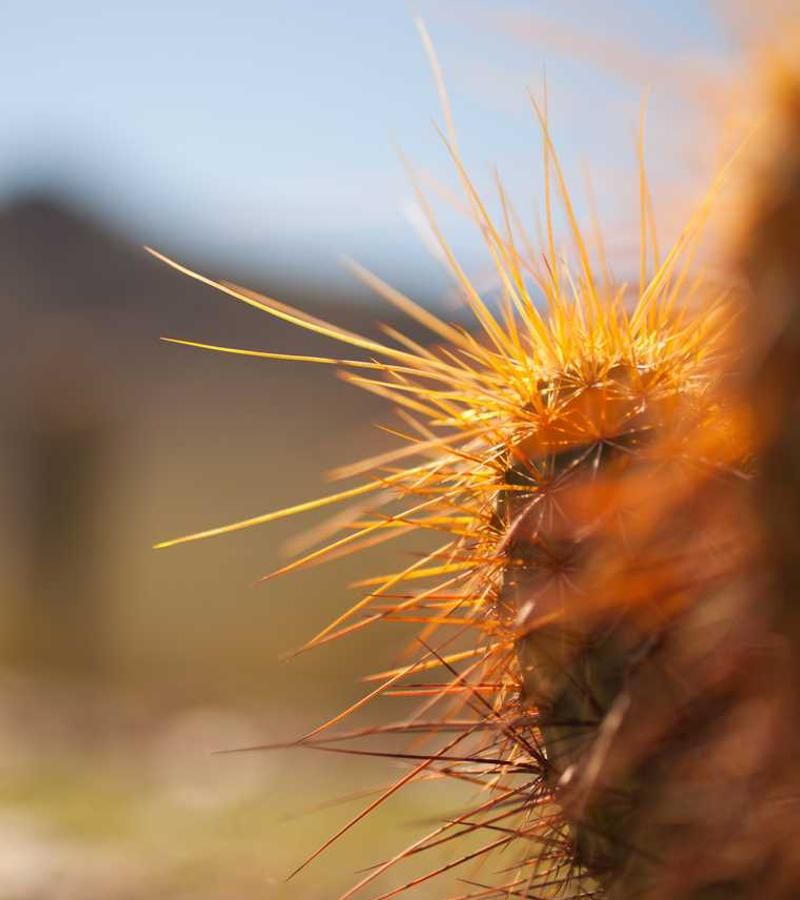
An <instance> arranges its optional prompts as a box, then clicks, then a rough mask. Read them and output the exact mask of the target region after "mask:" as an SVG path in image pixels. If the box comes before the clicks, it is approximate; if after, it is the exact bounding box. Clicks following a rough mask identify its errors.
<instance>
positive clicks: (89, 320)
mask: <svg viewBox="0 0 800 900" xmlns="http://www.w3.org/2000/svg"><path fill="white" fill-rule="evenodd" d="M0 286H2V294H1V295H0V296H1V298H2V306H3V309H2V318H3V322H4V328H3V329H2V335H1V336H0V341H2V347H0V366H2V378H0V435H1V436H2V448H1V449H0V484H1V485H2V492H3V494H2V495H3V503H2V510H1V511H0V547H2V561H1V562H0V577H2V584H3V592H2V596H3V601H2V602H3V605H4V609H3V616H2V621H3V623H4V624H3V626H2V639H3V646H4V650H5V655H6V658H7V659H8V660H10V661H14V662H15V663H18V664H22V665H24V666H33V667H37V668H38V667H47V668H56V669H58V670H62V669H65V670H79V671H81V670H82V671H87V672H93V673H95V674H96V675H98V674H102V675H103V676H104V677H106V676H107V677H113V678H123V679H133V680H134V681H136V682H137V683H138V682H140V681H143V682H147V683H154V684H157V685H159V689H164V687H168V688H172V689H174V690H176V691H189V692H191V693H193V692H197V691H199V692H205V691H211V692H216V691H229V690H234V691H237V692H238V691H246V692H250V691H256V692H258V691H264V690H265V689H266V686H267V683H268V682H269V681H270V679H274V676H275V673H276V672H278V671H279V669H278V668H277V667H278V663H277V661H276V659H277V656H278V655H279V654H280V653H281V652H285V651H287V650H290V649H292V648H293V647H295V646H297V645H298V644H300V643H302V641H303V640H304V639H305V638H307V637H309V636H310V634H311V633H312V632H313V631H314V629H316V628H319V627H321V625H322V624H324V622H325V621H326V619H327V618H329V617H330V616H331V614H332V613H333V611H334V610H336V609H339V608H340V607H341V605H342V604H343V603H344V602H346V601H347V598H346V596H345V588H344V583H345V582H346V581H347V580H348V578H349V577H351V576H352V575H354V573H355V572H358V574H359V575H361V574H363V568H353V563H347V562H345V563H344V564H341V565H340V566H339V568H338V569H337V572H336V574H335V575H331V574H330V573H328V572H327V571H325V570H323V573H320V572H319V571H318V570H317V571H313V572H307V573H301V574H300V575H298V576H295V577H293V578H292V579H290V580H287V581H279V582H275V583H274V584H273V583H271V584H269V585H268V586H265V587H261V588H254V587H253V586H252V582H253V581H254V580H255V579H257V578H258V577H259V576H260V575H261V574H263V573H265V572H267V571H269V570H270V569H271V568H273V567H274V566H275V565H276V564H277V563H278V561H279V560H280V558H281V553H280V547H281V544H282V542H283V541H284V540H285V538H286V537H287V536H288V535H291V534H293V533H296V532H297V531H299V530H302V529H304V528H305V527H306V526H307V525H308V524H310V522H309V521H306V522H301V521H299V520H298V521H297V522H289V523H278V524H276V526H275V527H272V528H269V529H259V530H256V531H253V532H245V533H241V534H239V535H237V536H233V537H229V538H223V539H221V540H218V541H213V542H209V543H207V544H197V545H188V546H186V547H179V548H176V549H174V550H171V551H166V552H158V553H157V552H155V551H153V550H151V549H150V547H151V544H152V543H153V542H154V541H156V540H158V539H162V538H165V537H171V536H175V535H177V534H180V533H184V532H189V531H194V530H198V529H201V528H203V527H207V526H209V525H214V524H220V523H224V522H227V521H231V520H236V519H238V518H244V517H247V516H251V515H255V514H258V513H259V512H262V511H264V510H267V509H269V508H274V507H279V506H282V505H285V504H289V503H293V502H297V501H299V500H302V499H304V498H308V497H311V496H314V495H315V494H316V493H318V492H319V490H320V489H321V487H322V480H321V471H322V470H323V469H324V468H327V467H332V466H335V465H337V464H340V463H343V462H346V461H349V460H352V459H353V458H358V457H361V456H364V455H368V454H369V452H370V451H371V450H372V449H374V448H376V447H379V446H383V445H385V440H386V439H385V436H381V435H380V433H379V432H378V431H377V429H375V428H374V427H373V423H374V422H375V421H381V420H382V421H386V420H387V419H388V415H387V413H386V411H385V410H384V409H383V407H382V405H381V404H380V403H373V402H372V401H371V400H370V399H369V398H368V397H367V396H365V395H362V394H361V393H359V392H358V391H355V390H353V389H352V388H350V387H347V386H345V385H342V384H341V383H339V382H337V380H336V378H335V376H334V372H333V371H332V370H331V369H330V368H326V369H324V370H320V369H317V368H316V367H313V366H300V365H294V364H284V363H271V362H262V361H259V360H253V359H241V358H236V357H230V356H227V357H223V356H219V355H215V354H207V353H203V352H201V351H196V350H191V349H187V348H182V347H176V346H174V345H168V344H164V343H162V342H160V341H159V336H161V335H165V334H166V335H179V336H184V337H190V338H195V339H199V340H207V341H209V342H212V343H219V344H229V345H234V346H248V347H260V348H262V349H273V350H280V351H283V352H303V353H308V352H313V351H314V350H318V351H322V352H324V353H330V352H331V348H330V345H329V343H328V342H325V341H324V340H322V339H318V338H316V337H314V336H311V335H307V334H304V333H303V332H301V331H299V330H298V329H294V328H291V327H289V326H286V325H283V324H282V323H280V322H276V321H275V320H272V319H270V318H269V317H268V316H263V315H262V316H259V314H258V313H257V312H256V311H254V310H252V309H250V308H247V307H245V306H242V305H239V304H237V303H235V301H232V300H230V299H229V298H226V297H224V296H223V295H221V294H218V293H217V292H215V291H212V290H210V289H207V288H204V287H203V286H201V285H198V284H197V283H196V282H193V281H191V280H189V279H186V278H183V277H181V276H179V275H177V274H176V273H174V272H173V271H171V270H169V269H167V268H166V267H165V266H163V265H162V264H160V263H158V262H156V261H155V260H153V259H152V258H150V257H149V256H148V255H147V254H146V253H145V252H144V251H143V250H142V249H141V248H138V247H135V246H131V245H130V244H129V243H128V242H126V241H125V240H124V239H123V238H122V237H120V236H118V235H115V234H113V233H112V232H110V231H109V230H108V229H106V228H104V227H103V226H102V225H101V224H99V223H97V222H94V221H92V220H91V218H90V217H88V216H87V215H85V214H82V213H80V212H78V211H76V210H75V209H71V208H70V207H69V206H68V205H67V204H65V203H63V202H60V201H59V200H58V199H57V198H53V197H47V196H31V195H28V196H24V197H20V198H18V199H17V201H16V202H15V203H14V204H12V205H10V206H9V207H7V208H6V209H5V210H3V211H2V213H0ZM267 287H268V289H269V291H270V293H271V294H272V295H273V296H279V297H280V298H281V299H283V300H288V301H289V302H294V303H296V304H297V305H300V306H302V307H303V308H305V309H311V310H313V311H315V312H317V313H318V314H320V315H323V316H325V317H326V318H330V319H332V320H334V321H337V322H340V323H342V324H344V325H346V326H348V327H352V328H357V329H362V330H363V329H364V328H367V329H369V328H370V327H371V326H370V324H369V322H367V321H366V320H367V319H369V318H370V313H371V308H370V307H368V306H365V305H364V302H363V298H362V300H361V302H360V303H356V304H348V303H347V300H346V298H342V297H321V296H318V295H314V294H312V293H310V292H309V291H307V290H305V289H304V288H303V286H302V285H299V286H298V285H290V284H273V285H267ZM377 564H378V563H377V560H376V563H375V565H377ZM358 565H363V564H358ZM321 576H322V577H321ZM332 585H334V587H332ZM364 647H365V648H368V647H373V648H379V647H380V639H379V638H378V639H377V640H376V639H375V638H374V637H371V638H370V639H369V640H368V641H367V643H365V644H364ZM376 652H377V649H376ZM336 653H337V651H329V652H328V653H327V654H325V653H321V654H320V655H319V656H317V655H316V654H312V655H311V657H313V659H312V658H311V657H310V658H309V661H308V662H305V661H301V662H299V663H298V664H297V666H296V667H293V668H292V669H290V670H286V669H285V668H282V669H280V672H281V677H283V673H287V674H288V675H289V681H290V682H291V685H293V686H290V687H289V688H288V697H287V696H286V691H285V690H283V689H282V690H283V694H284V698H285V699H290V698H291V695H292V691H294V690H296V691H297V692H301V691H303V690H306V687H307V685H308V682H309V680H310V681H312V682H313V683H314V684H316V685H320V684H321V683H322V679H320V677H319V676H320V673H321V672H322V671H324V670H325V668H326V667H327V666H330V665H332V664H333V665H337V666H341V667H343V672H342V684H341V685H340V686H339V688H338V689H339V690H345V691H347V690H348V687H347V684H349V679H348V678H347V671H348V670H349V667H350V666H352V665H353V662H352V653H351V652H350V651H348V652H347V654H346V655H340V656H338V657H337V656H336ZM331 654H333V655H331ZM348 660H349V661H348ZM363 666H364V663H363V660H361V661H359V664H358V670H355V669H353V674H356V671H357V672H358V673H359V674H360V673H361V672H363ZM304 686H306V687H304Z"/></svg>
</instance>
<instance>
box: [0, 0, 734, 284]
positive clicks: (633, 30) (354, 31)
mask: <svg viewBox="0 0 800 900" xmlns="http://www.w3.org/2000/svg"><path fill="white" fill-rule="evenodd" d="M415 12H419V13H421V14H422V15H423V16H424V18H425V21H426V22H427V24H428V26H429V28H430V31H431V33H432V35H433V37H434V40H435V43H436V45H437V50H438V52H439V54H440V57H441V59H442V63H443V66H444V69H445V74H446V77H447V82H448V86H449V89H450V91H451V94H452V97H453V101H454V106H455V110H456V116H457V121H458V127H459V135H460V140H461V144H462V147H463V148H464V151H465V155H466V158H467V160H468V163H469V166H470V170H471V171H472V172H474V174H475V177H476V180H477V181H478V182H479V184H481V185H482V186H483V185H487V184H489V181H490V167H491V165H492V164H495V163H496V164H497V165H498V166H499V168H500V170H501V172H502V173H503V175H504V177H505V178H507V180H508V181H509V184H510V186H511V189H512V193H513V194H514V196H515V197H516V198H517V199H518V202H519V204H520V205H521V206H523V207H525V208H526V209H527V208H528V207H530V208H531V209H533V207H534V204H535V202H536V192H537V190H538V184H537V181H536V179H537V177H538V175H537V156H536V154H537V153H538V139H537V133H536V129H535V127H534V125H533V121H532V117H531V115H530V110H529V109H528V106H527V100H526V93H525V90H526V85H531V86H533V87H534V89H538V88H539V87H540V86H541V81H542V72H543V71H544V70H545V69H546V71H547V79H548V84H549V93H550V105H551V110H552V118H553V123H554V130H555V133H556V137H557V139H558V143H559V147H560V149H561V152H562V154H563V156H564V160H565V163H566V165H567V167H568V169H571V168H574V167H577V164H578V161H579V160H582V159H584V158H588V159H591V161H592V165H593V166H596V168H597V171H599V172H600V173H601V175H603V174H604V173H605V174H607V173H609V172H611V171H612V170H615V169H622V170H624V169H625V168H626V167H628V168H629V167H630V161H631V160H632V159H633V158H634V157H633V152H634V151H633V146H634V140H633V133H634V131H635V124H636V116H637V109H638V104H639V102H640V100H641V96H642V92H643V90H644V89H645V87H646V85H645V84H637V83H636V81H637V78H636V77H635V76H634V77H621V76H620V73H619V72H616V73H615V72H611V73H610V74H609V73H608V72H607V71H606V72H603V71H600V70H598V67H597V66H596V64H595V63H594V62H593V61H592V60H590V61H589V62H588V63H581V62H580V57H581V56H582V55H584V49H583V45H582V44H581V43H580V41H576V42H575V44H574V47H572V46H571V45H570V41H571V37H570V35H571V34H572V32H573V31H574V32H576V33H584V34H585V33H590V34H592V35H599V36H600V37H601V39H603V40H605V38H606V37H607V38H608V39H609V40H613V41H620V42H622V43H624V44H627V45H629V46H632V47H636V48H638V49H637V52H639V51H641V52H642V53H643V54H645V56H646V55H648V54H650V53H654V54H655V53H657V54H659V56H660V57H661V58H663V59H665V60H667V65H668V66H669V65H670V62H669V61H670V60H673V61H674V64H675V67H676V69H679V68H680V65H681V61H682V60H683V59H684V58H685V57H686V56H689V57H695V56H696V57H706V56H707V57H709V58H711V59H712V60H717V59H723V58H724V56H725V53H726V52H727V47H726V45H725V42H724V38H723V36H722V35H721V32H720V30H719V29H718V28H717V27H716V26H715V24H714V22H713V20H712V19H711V17H710V15H709V14H708V12H707V11H706V9H705V6H704V5H703V3H702V2H698V0H681V2H677V0H670V2H668V0H653V2H648V3H645V2H638V3H637V2H633V0H623V2H615V3H610V2H609V3H606V2H599V0H598V2H569V0H561V2H558V3H555V2H549V0H547V2H544V0H543V2H535V0H528V2H512V0H502V2H490V0H484V2H480V0H476V2H469V0H464V2H443V0H441V2H437V0H429V2H419V3H416V4H413V5H412V4H411V3H407V2H399V0H337V2H335V3H334V2H326V0H316V2H313V0H285V2H276V0H258V2H256V0H226V2H225V3H211V2H203V0H193V2H185V0H171V2H170V0H137V2H135V3H134V2H129V3H128V2H126V3H123V2H109V0H72V2H70V3H63V2H60V0H49V2H42V0H39V2H37V0H6V3H4V15H3V29H2V33H1V34H0V121H1V122H2V128H1V129H0V200H2V199H5V198H8V197H9V196H13V195H14V194H15V193H17V192H18V191H19V190H20V189H21V188H23V187H25V186H36V185H41V184H45V185H47V184H53V185H57V186H59V187H60V189H62V190H65V191H67V193H69V194H71V195H72V196H74V197H76V198H77V199H78V201H79V202H81V203H83V204H86V205H88V206H90V207H93V208H95V209H97V210H99V211H100V212H101V213H102V214H103V215H105V216H107V217H108V218H110V219H111V220H113V221H116V222H117V223H119V224H120V225H121V226H122V227H123V228H124V229H126V230H127V231H128V232H129V233H130V234H131V235H132V236H133V237H134V238H135V239H136V240H139V241H142V242H145V241H146V242H148V243H153V244H156V245H158V246H160V247H162V248H164V249H166V250H167V251H169V252H173V253H178V254H189V255H190V256H191V258H193V259H195V260H196V259H198V258H204V257H207V258H208V259H209V260H211V261H221V262H223V263H225V264H230V265H235V266H246V267H249V268H251V269H253V270H258V269H259V268H263V269H264V270H266V269H268V268H269V267H270V266H274V265H276V264H280V265H281V266H284V267H289V268H299V269H300V270H301V271H303V272H305V273H311V274H313V275H314V276H316V277H319V278H328V277H334V274H333V273H335V271H336V267H337V260H338V257H339V256H340V255H343V254H344V255H350V256H356V257H358V258H359V259H361V260H363V261H365V262H366V263H367V264H369V265H372V266H375V267H376V268H378V269H380V270H381V271H383V272H386V273H387V274H389V275H390V276H393V277H400V278H401V279H402V278H403V277H406V278H407V279H408V280H409V281H412V282H413V280H414V279H413V273H418V272H419V273H421V272H425V271H427V268H426V267H427V266H428V265H429V263H428V256H427V254H426V251H425V249H424V247H423V246H422V242H421V241H420V239H419V236H418V235H417V234H416V233H415V229H414V227H413V223H414V222H415V221H416V220H417V219H418V215H417V213H416V211H415V207H414V201H413V192H412V190H411V188H410V186H409V182H408V178H407V176H406V174H405V172H404V170H403V166H402V165H401V163H400V161H399V158H398V154H397V149H396V145H399V146H400V147H402V149H403V151H404V152H405V153H406V154H407V155H408V157H409V158H410V159H411V160H412V161H413V163H414V165H415V166H417V167H419V168H420V169H421V170H424V171H425V172H428V173H431V175H432V177H433V178H435V179H437V180H441V181H442V182H444V183H447V184H452V183H453V181H454V179H453V174H452V166H451V165H450V163H449V161H448V159H447V154H446V152H445V151H444V148H443V146H442V143H441V141H440V140H439V138H438V136H437V134H436V132H435V129H434V127H433V124H432V123H433V120H434V119H438V118H439V114H438V106H437V101H436V95H435V90H434V87H433V83H432V79H431V76H430V71H429V67H428V64H427V62H426V59H425V55H424V52H423V50H422V47H421V44H420V40H419V37H418V34H417V31H416V29H415V26H414V22H413V15H414V13H415ZM528 20H529V22H530V25H531V28H530V31H531V34H529V33H528V32H527V31H526V30H525V29H524V28H523V27H522V26H521V24H520V23H523V24H524V23H525V22H526V21H528ZM543 22H544V23H548V22H550V23H555V24H556V26H557V27H556V30H555V33H554V34H551V33H550V32H549V31H548V30H547V27H545V26H544V25H542V23H543ZM531 35H532V36H531ZM564 35H566V37H565V36H564ZM658 90H659V87H658V84H656V85H655V91H654V93H655V97H654V107H653V109H654V113H655V112H657V111H658V109H659V106H658V101H659V94H658ZM665 118H666V121H662V124H661V126H660V127H661V129H662V131H663V134H664V136H665V139H666V138H667V137H669V133H670V125H671V120H670V119H669V117H668V116H666V117H665ZM654 133H655V135H656V137H658V135H659V126H658V125H656V126H654ZM656 143H657V144H658V146H659V147H662V146H664V145H665V141H656ZM673 162H675V161H674V160H673V161H672V162H669V163H668V162H666V161H664V160H662V161H661V162H660V161H659V159H658V154H656V160H655V168H656V173H657V174H658V167H659V165H672V163H673ZM678 162H679V163H680V160H679V161H678ZM612 180H613V179H608V180H607V179H605V178H604V177H601V178H600V182H601V184H600V189H599V191H598V193H599V194H600V201H601V205H602V206H604V207H605V206H608V205H609V201H611V204H612V206H613V202H614V201H613V197H614V196H615V191H614V190H612V189H611V187H609V189H608V190H604V185H605V184H606V181H608V184H609V185H611V182H612ZM608 212H609V213H610V215H612V216H615V215H617V214H620V213H619V211H618V210H615V209H610V210H608ZM445 224H446V227H447V231H448V234H450V235H451V236H452V237H453V241H454V243H455V245H456V248H457V249H458V250H459V252H462V253H464V254H465V255H467V256H469V255H470V254H472V253H474V252H475V251H476V247H477V243H476V241H475V238H474V237H473V236H472V233H471V230H470V228H469V227H468V225H467V223H465V222H464V221H462V219H461V217H460V215H459V214H458V213H457V212H455V211H449V212H448V211H446V212H445ZM410 273H411V274H410Z"/></svg>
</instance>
